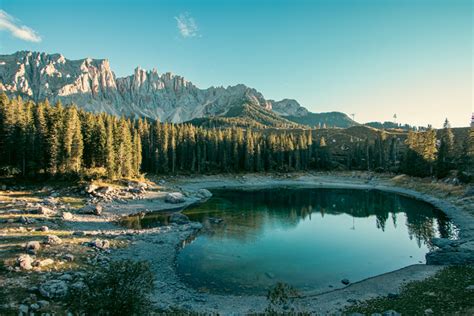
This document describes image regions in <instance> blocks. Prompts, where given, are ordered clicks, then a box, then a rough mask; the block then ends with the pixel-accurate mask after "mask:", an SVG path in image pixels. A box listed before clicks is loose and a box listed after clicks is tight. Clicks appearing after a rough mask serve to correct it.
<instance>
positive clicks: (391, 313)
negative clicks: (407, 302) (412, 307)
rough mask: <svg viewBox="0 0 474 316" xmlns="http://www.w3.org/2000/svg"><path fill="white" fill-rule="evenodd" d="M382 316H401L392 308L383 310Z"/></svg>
mask: <svg viewBox="0 0 474 316" xmlns="http://www.w3.org/2000/svg"><path fill="white" fill-rule="evenodd" d="M382 315H383V316H401V314H400V313H398V312H396V311H394V310H388V311H385V312H383V314H382Z"/></svg>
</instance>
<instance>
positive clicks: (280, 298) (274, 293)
mask: <svg viewBox="0 0 474 316" xmlns="http://www.w3.org/2000/svg"><path fill="white" fill-rule="evenodd" d="M298 296H299V294H298V291H297V290H296V289H295V288H294V287H292V286H291V285H289V284H286V283H282V282H278V283H277V284H276V285H275V286H274V287H273V288H271V289H270V290H268V293H267V301H268V306H267V308H266V309H265V314H266V315H279V314H281V313H282V311H283V310H288V309H289V305H292V303H293V299H294V298H296V297H298Z"/></svg>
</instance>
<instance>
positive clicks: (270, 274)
mask: <svg viewBox="0 0 474 316" xmlns="http://www.w3.org/2000/svg"><path fill="white" fill-rule="evenodd" d="M265 275H266V276H267V277H268V278H269V279H274V278H275V275H274V274H273V273H271V272H265Z"/></svg>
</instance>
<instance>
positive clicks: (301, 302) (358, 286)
mask: <svg viewBox="0 0 474 316" xmlns="http://www.w3.org/2000/svg"><path fill="white" fill-rule="evenodd" d="M166 187H167V189H168V190H171V191H174V190H176V191H181V192H185V193H187V194H188V195H190V196H191V198H190V200H189V201H186V202H185V203H183V205H182V208H183V209H184V208H186V207H188V206H189V205H192V204H194V203H196V202H197V201H195V200H194V199H193V198H192V192H195V191H197V190H199V189H209V190H212V189H242V190H258V189H263V188H265V189H267V188H281V187H291V188H292V189H293V188H295V189H296V188H339V189H362V190H381V191H384V192H390V193H396V194H401V195H404V196H408V197H411V198H415V199H418V200H421V201H424V202H427V203H430V204H432V205H434V206H435V207H436V208H438V209H440V210H441V211H443V212H444V213H445V214H446V215H447V216H448V217H449V218H450V219H451V220H452V221H453V223H454V224H455V225H456V226H457V227H458V228H459V230H460V232H459V240H458V242H459V243H460V244H466V243H468V244H469V243H470V242H472V240H473V236H474V235H473V231H474V220H473V218H472V216H471V215H470V214H467V213H466V212H464V211H461V210H460V209H459V208H458V207H456V206H454V205H453V204H451V203H450V202H449V201H446V200H441V199H439V198H436V197H434V196H432V195H429V194H425V193H420V192H418V191H415V190H411V189H406V188H403V187H398V186H394V185H391V183H390V182H389V181H388V180H387V179H377V178H371V179H367V178H364V177H361V178H359V177H354V178H353V177H340V176H333V175H323V176H321V175H296V176H293V175H289V176H285V177H282V178H275V177H274V176H271V175H270V176H268V175H255V174H252V175H243V176H240V175H239V176H225V175H224V176H221V175H218V176H200V177H191V178H190V177H173V178H168V179H167V180H166ZM173 207H176V206H173ZM170 208H171V206H170V205H163V206H162V207H161V208H160V209H159V210H155V211H167V210H169V209H170ZM193 233H195V231H194V232H191V233H189V234H186V235H181V239H180V238H179V237H178V239H177V240H176V239H173V238H170V239H169V240H168V242H170V243H172V244H174V247H171V248H174V253H173V251H167V253H173V254H172V256H173V258H169V259H170V260H162V261H160V262H159V263H157V264H156V267H155V270H165V271H170V270H172V271H173V272H172V273H173V274H174V275H173V276H172V277H171V276H169V275H168V276H166V277H164V276H162V279H161V280H159V282H160V284H166V283H168V284H171V285H172V286H171V287H169V288H168V287H162V288H161V289H160V290H159V291H158V292H157V293H156V294H155V298H156V301H157V302H160V303H159V306H161V307H160V308H161V309H162V310H168V308H169V307H171V306H179V307H180V308H182V309H186V310H193V311H198V312H219V313H222V314H229V313H238V314H245V313H255V312H262V311H263V310H264V309H265V307H266V305H267V301H266V299H265V297H262V296H252V295H249V296H235V295H217V294H209V293H200V292H198V291H196V290H195V289H191V288H188V287H187V286H186V285H185V284H184V283H182V282H181V281H180V280H179V277H178V276H177V275H176V271H175V269H174V268H175V266H174V265H175V257H176V254H177V251H178V249H179V247H180V243H181V242H182V240H184V239H186V238H189V237H190V236H191V235H192V234H193ZM147 244H148V242H144V243H143V244H142V245H141V246H137V248H142V251H140V250H138V249H135V250H132V253H133V257H136V255H137V254H139V253H140V252H144V251H143V250H144V249H146V248H148V247H149V245H147ZM132 247H133V246H132ZM447 247H450V246H447ZM440 251H443V249H441V250H440ZM125 252H127V251H125ZM125 256H126V255H125ZM148 256H149V254H147V255H146V256H145V257H148ZM120 257H123V254H122V255H120ZM143 259H146V258H143ZM153 265H155V263H153ZM441 268H442V265H425V264H416V265H412V266H408V267H405V268H402V269H399V270H396V271H392V272H388V273H384V274H382V275H377V276H373V277H370V278H368V279H365V280H362V281H359V282H356V283H352V284H350V285H349V286H346V287H344V286H343V285H340V286H338V285H335V287H334V289H332V290H330V291H326V292H324V293H316V294H312V295H311V294H310V295H305V294H303V296H302V298H300V299H297V300H296V301H295V303H294V305H295V306H293V308H295V310H296V311H315V312H318V313H326V312H330V311H337V310H340V309H341V308H344V307H345V306H348V305H350V304H352V303H353V302H354V301H361V300H366V299H369V298H373V297H375V296H378V295H388V294H390V293H391V294H396V293H398V291H399V288H400V286H401V285H402V284H405V283H406V282H409V281H415V280H422V279H425V278H427V277H429V276H432V275H434V274H435V273H436V272H438V271H439V270H440V269H441ZM159 278H160V277H159ZM161 282H163V283H161ZM165 288H166V289H165ZM165 298H168V299H165ZM166 301H168V304H167V303H165V302H166Z"/></svg>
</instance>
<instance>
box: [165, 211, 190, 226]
mask: <svg viewBox="0 0 474 316" xmlns="http://www.w3.org/2000/svg"><path fill="white" fill-rule="evenodd" d="M170 222H171V223H176V224H178V225H183V224H187V223H189V222H190V221H189V218H188V217H187V216H186V215H184V214H181V213H173V214H171V216H170Z"/></svg>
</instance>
